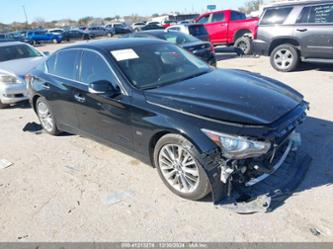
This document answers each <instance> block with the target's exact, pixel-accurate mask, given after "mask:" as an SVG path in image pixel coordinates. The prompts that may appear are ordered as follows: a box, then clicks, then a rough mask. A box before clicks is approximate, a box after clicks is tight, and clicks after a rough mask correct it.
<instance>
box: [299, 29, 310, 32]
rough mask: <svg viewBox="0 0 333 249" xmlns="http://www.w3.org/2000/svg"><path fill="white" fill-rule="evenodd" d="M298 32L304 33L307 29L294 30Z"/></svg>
mask: <svg viewBox="0 0 333 249" xmlns="http://www.w3.org/2000/svg"><path fill="white" fill-rule="evenodd" d="M296 30H297V31H298V32H306V31H308V29H296Z"/></svg>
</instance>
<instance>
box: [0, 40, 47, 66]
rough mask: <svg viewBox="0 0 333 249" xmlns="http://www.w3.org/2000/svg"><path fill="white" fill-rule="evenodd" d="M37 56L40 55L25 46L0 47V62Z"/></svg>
mask: <svg viewBox="0 0 333 249" xmlns="http://www.w3.org/2000/svg"><path fill="white" fill-rule="evenodd" d="M38 56H42V54H41V53H40V52H38V51H37V50H36V49H34V48H32V47H30V46H28V45H25V44H20V45H13V46H4V47H0V62H3V61H10V60H16V59H23V58H31V57H38Z"/></svg>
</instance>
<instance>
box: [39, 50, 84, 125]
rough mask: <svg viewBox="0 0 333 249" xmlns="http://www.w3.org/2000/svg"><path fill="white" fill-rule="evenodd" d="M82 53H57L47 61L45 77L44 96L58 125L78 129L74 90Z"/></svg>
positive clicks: (67, 51)
mask: <svg viewBox="0 0 333 249" xmlns="http://www.w3.org/2000/svg"><path fill="white" fill-rule="evenodd" d="M80 57H81V52H80V51H79V50H71V49H66V50H63V51H60V52H57V53H55V54H54V55H52V56H51V57H50V58H49V59H48V60H47V61H46V63H45V64H46V73H45V75H44V76H43V83H42V84H41V87H42V89H43V93H42V95H43V96H45V97H46V99H47V100H48V101H49V103H50V106H51V109H52V111H53V112H54V114H55V118H56V120H57V122H58V123H60V124H61V125H63V126H66V127H69V128H71V130H72V129H77V127H78V124H79V122H78V119H77V116H76V110H75V102H74V89H76V88H77V87H78V86H79V85H80V83H79V82H78V81H77V77H78V68H79V62H80Z"/></svg>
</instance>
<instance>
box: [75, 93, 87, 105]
mask: <svg viewBox="0 0 333 249" xmlns="http://www.w3.org/2000/svg"><path fill="white" fill-rule="evenodd" d="M74 98H75V100H76V101H77V102H80V103H84V102H86V98H85V97H83V96H82V95H81V94H79V93H77V94H75V95H74Z"/></svg>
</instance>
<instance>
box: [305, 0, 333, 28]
mask: <svg viewBox="0 0 333 249" xmlns="http://www.w3.org/2000/svg"><path fill="white" fill-rule="evenodd" d="M308 22H309V23H318V24H320V23H333V4H327V5H320V6H313V7H311V10H310V14H309V21H308Z"/></svg>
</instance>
